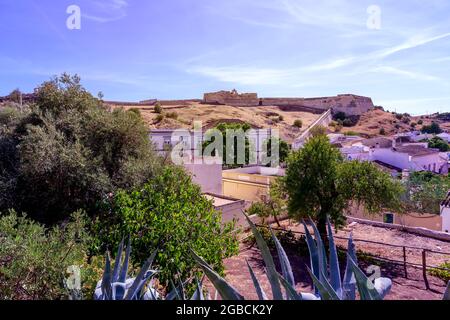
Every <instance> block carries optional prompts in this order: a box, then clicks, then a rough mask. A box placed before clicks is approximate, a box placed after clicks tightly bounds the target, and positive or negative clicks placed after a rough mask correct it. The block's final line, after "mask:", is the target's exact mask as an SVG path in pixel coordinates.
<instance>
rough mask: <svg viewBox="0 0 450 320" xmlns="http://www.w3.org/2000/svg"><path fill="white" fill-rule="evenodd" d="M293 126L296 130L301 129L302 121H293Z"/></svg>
mask: <svg viewBox="0 0 450 320" xmlns="http://www.w3.org/2000/svg"><path fill="white" fill-rule="evenodd" d="M293 126H294V127H296V128H299V129H301V128H302V127H303V121H302V120H300V119H297V120H295V121H294V124H293Z"/></svg>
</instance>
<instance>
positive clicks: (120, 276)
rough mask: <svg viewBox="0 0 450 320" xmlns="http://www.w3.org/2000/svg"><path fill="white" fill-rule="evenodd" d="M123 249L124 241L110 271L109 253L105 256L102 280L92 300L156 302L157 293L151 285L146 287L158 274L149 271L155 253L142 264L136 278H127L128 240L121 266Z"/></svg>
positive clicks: (129, 249) (129, 245)
mask: <svg viewBox="0 0 450 320" xmlns="http://www.w3.org/2000/svg"><path fill="white" fill-rule="evenodd" d="M123 247H124V240H122V241H121V243H120V245H119V249H118V251H117V256H116V260H115V263H114V269H113V270H112V271H111V259H110V256H109V252H108V253H107V254H106V264H105V271H104V273H103V278H102V280H100V281H99V282H98V284H97V288H96V290H95V293H94V300H157V299H158V292H157V291H156V290H155V289H154V288H153V287H152V286H151V285H149V286H146V285H147V284H148V282H149V281H151V280H152V279H153V278H154V277H155V275H156V274H157V273H158V272H157V271H155V270H151V267H152V264H153V261H154V260H155V257H156V251H155V252H154V253H153V254H152V255H151V256H150V258H149V259H148V260H147V261H146V262H145V263H144V265H143V266H142V268H141V270H140V272H139V273H138V275H137V276H136V278H128V266H129V263H130V254H131V241H130V238H128V245H127V248H126V251H125V257H124V261H123V264H121V261H122V254H123Z"/></svg>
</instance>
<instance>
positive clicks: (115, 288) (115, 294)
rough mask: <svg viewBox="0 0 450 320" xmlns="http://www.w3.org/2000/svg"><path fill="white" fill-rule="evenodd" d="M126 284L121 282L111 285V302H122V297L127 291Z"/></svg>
mask: <svg viewBox="0 0 450 320" xmlns="http://www.w3.org/2000/svg"><path fill="white" fill-rule="evenodd" d="M126 287H127V284H126V283H121V282H115V283H113V284H112V295H111V300H123V296H124V295H125V292H126V290H127V288H126Z"/></svg>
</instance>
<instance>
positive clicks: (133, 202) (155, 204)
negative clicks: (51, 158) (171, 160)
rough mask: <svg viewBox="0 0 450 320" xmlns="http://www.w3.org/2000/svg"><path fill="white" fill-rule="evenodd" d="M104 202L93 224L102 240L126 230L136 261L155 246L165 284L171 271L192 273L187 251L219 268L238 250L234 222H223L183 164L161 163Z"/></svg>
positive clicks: (112, 240)
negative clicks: (141, 180)
mask: <svg viewBox="0 0 450 320" xmlns="http://www.w3.org/2000/svg"><path fill="white" fill-rule="evenodd" d="M109 206H110V210H105V212H106V213H105V215H104V216H101V217H100V218H99V219H98V220H97V223H96V227H95V233H96V234H97V235H98V237H99V239H100V240H101V243H109V244H116V245H117V244H118V243H119V242H120V239H121V237H122V235H124V234H130V235H131V239H132V245H133V248H134V250H133V257H134V258H135V260H136V261H138V262H142V261H144V259H146V258H147V255H148V252H151V251H153V250H157V249H159V251H158V254H157V256H156V262H155V263H156V265H157V266H159V267H160V270H161V271H160V276H159V279H160V281H161V282H162V283H163V284H165V285H167V284H168V281H170V280H171V279H172V276H173V275H174V274H177V273H179V274H180V276H181V277H182V278H183V279H187V278H188V277H190V276H192V275H193V272H194V270H193V269H194V263H193V261H192V259H191V258H190V255H189V250H191V249H192V250H196V251H197V252H199V253H200V254H202V255H203V256H204V257H205V258H206V259H207V261H208V262H209V263H211V264H212V265H213V266H214V267H215V268H216V270H218V271H220V272H222V271H223V263H222V260H223V259H224V258H225V257H229V256H231V255H233V254H236V253H237V249H238V243H237V241H236V237H235V233H234V231H233V230H234V223H229V224H226V225H222V219H221V214H220V213H218V212H216V211H215V209H214V207H213V205H212V203H211V201H208V200H207V199H206V198H205V197H203V195H202V193H201V190H200V187H198V186H196V185H194V184H193V183H192V181H191V178H190V176H189V175H188V174H186V173H185V172H184V170H183V169H182V168H178V167H166V168H164V170H163V171H162V173H161V174H159V175H157V176H156V177H155V178H154V179H152V180H151V181H149V182H148V183H147V184H145V185H144V186H143V187H142V188H140V189H136V190H135V191H132V192H127V191H119V192H118V193H116V194H115V195H114V197H113V199H111V203H110V205H109Z"/></svg>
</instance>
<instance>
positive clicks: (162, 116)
mask: <svg viewBox="0 0 450 320" xmlns="http://www.w3.org/2000/svg"><path fill="white" fill-rule="evenodd" d="M165 117H166V116H165V114H163V113H161V114H158V115H157V116H156V118H155V121H156V123H160V122H162V121H163V120H164V119H165Z"/></svg>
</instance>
